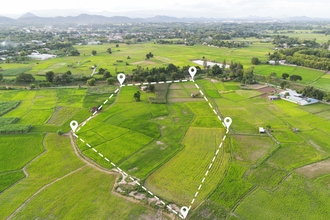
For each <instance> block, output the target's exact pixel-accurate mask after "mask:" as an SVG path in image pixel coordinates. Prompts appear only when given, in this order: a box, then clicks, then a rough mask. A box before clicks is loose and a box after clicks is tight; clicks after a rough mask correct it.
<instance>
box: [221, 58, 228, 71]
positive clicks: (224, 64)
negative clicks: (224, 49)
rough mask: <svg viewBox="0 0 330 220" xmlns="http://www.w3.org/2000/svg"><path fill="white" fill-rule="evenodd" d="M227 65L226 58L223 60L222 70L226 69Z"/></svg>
mask: <svg viewBox="0 0 330 220" xmlns="http://www.w3.org/2000/svg"><path fill="white" fill-rule="evenodd" d="M226 66H227V62H226V59H224V60H223V62H222V71H224V70H225V69H226Z"/></svg>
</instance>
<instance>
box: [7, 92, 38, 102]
mask: <svg viewBox="0 0 330 220" xmlns="http://www.w3.org/2000/svg"><path fill="white" fill-rule="evenodd" d="M36 94H37V91H20V92H18V93H17V94H16V95H15V96H14V97H13V98H12V100H17V101H20V100H32V99H33V98H34V97H35V95H36Z"/></svg>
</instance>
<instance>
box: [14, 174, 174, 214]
mask: <svg viewBox="0 0 330 220" xmlns="http://www.w3.org/2000/svg"><path fill="white" fill-rule="evenodd" d="M115 179H116V178H115V176H114V175H108V174H107V173H102V172H100V171H96V170H95V169H93V168H91V167H84V168H83V169H81V170H79V171H77V172H75V173H73V174H72V175H70V176H68V177H66V178H65V179H63V180H61V181H59V182H57V183H55V184H53V185H51V186H50V187H48V188H47V189H45V190H43V191H42V192H41V193H40V194H38V195H37V196H36V197H34V198H33V199H32V200H31V201H30V202H29V203H28V204H27V205H26V206H25V207H24V208H23V209H22V210H21V211H20V212H18V213H17V214H16V215H15V216H14V218H13V219H34V218H41V219H45V218H49V216H56V218H61V219H76V218H82V219H107V218H109V217H110V218H113V219H133V218H134V219H140V218H141V219H145V218H147V219H153V218H156V216H158V214H157V215H156V212H157V211H156V210H152V209H148V208H146V207H144V206H142V205H140V204H137V203H132V202H130V201H128V200H126V199H124V198H121V197H119V196H117V195H115V194H113V193H111V190H112V187H113V185H114V183H115ZM59 192H60V193H59ZM82 192H83V193H82ZM54 199H55V201H56V202H54ZM77 204H78V205H77ZM109 204H111V205H109ZM161 219H167V218H166V217H165V216H163V215H161Z"/></svg>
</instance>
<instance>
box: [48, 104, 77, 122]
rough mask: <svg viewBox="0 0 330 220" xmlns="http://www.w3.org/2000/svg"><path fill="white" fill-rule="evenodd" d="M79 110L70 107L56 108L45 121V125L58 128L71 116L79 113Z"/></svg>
mask: <svg viewBox="0 0 330 220" xmlns="http://www.w3.org/2000/svg"><path fill="white" fill-rule="evenodd" d="M79 110H80V108H76V107H70V106H58V107H56V108H55V112H54V113H53V115H52V116H51V118H49V120H48V121H47V124H53V125H57V126H60V125H62V124H63V123H65V122H66V121H68V120H69V119H70V118H71V117H72V116H74V115H75V114H76V113H77V112H79Z"/></svg>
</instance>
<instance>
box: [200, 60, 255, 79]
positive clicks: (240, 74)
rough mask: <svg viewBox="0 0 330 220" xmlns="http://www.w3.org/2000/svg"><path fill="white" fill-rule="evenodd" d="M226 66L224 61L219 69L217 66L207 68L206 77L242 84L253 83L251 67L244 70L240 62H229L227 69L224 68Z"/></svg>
mask: <svg viewBox="0 0 330 220" xmlns="http://www.w3.org/2000/svg"><path fill="white" fill-rule="evenodd" d="M226 64H227V63H226V60H224V61H223V62H222V66H221V67H220V66H219V65H214V66H212V67H211V68H210V67H207V68H208V73H207V76H209V77H216V78H220V79H221V80H223V81H227V80H233V81H236V82H242V83H244V84H252V83H255V77H254V73H253V67H251V68H249V69H244V67H243V65H242V64H241V63H240V62H238V63H237V62H233V61H230V64H229V68H226Z"/></svg>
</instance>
